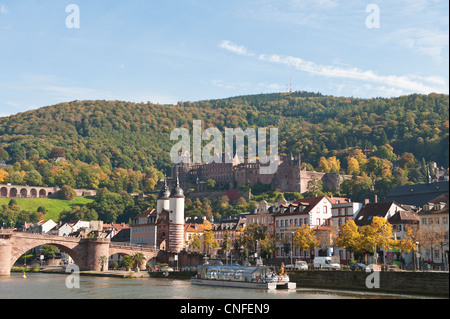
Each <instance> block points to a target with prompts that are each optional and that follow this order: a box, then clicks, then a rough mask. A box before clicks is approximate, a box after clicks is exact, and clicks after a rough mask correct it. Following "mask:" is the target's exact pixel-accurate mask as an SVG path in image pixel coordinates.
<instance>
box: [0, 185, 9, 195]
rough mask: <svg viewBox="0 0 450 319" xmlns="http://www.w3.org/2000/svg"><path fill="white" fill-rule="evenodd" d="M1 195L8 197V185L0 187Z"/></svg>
mask: <svg viewBox="0 0 450 319" xmlns="http://www.w3.org/2000/svg"><path fill="white" fill-rule="evenodd" d="M0 196H1V197H8V189H7V188H6V187H2V188H0Z"/></svg>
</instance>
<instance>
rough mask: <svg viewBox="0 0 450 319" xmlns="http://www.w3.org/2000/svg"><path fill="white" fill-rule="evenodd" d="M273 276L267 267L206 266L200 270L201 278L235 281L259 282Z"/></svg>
mask: <svg viewBox="0 0 450 319" xmlns="http://www.w3.org/2000/svg"><path fill="white" fill-rule="evenodd" d="M269 274H271V271H270V269H269V267H266V266H224V265H221V266H219V265H204V266H201V267H199V268H198V275H199V276H200V278H205V279H215V280H233V281H247V282H248V281H255V280H256V281H259V280H263V279H264V278H265V277H266V276H267V275H269Z"/></svg>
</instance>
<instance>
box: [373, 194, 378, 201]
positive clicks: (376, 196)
mask: <svg viewBox="0 0 450 319" xmlns="http://www.w3.org/2000/svg"><path fill="white" fill-rule="evenodd" d="M374 202H375V203H378V195H375V198H374Z"/></svg>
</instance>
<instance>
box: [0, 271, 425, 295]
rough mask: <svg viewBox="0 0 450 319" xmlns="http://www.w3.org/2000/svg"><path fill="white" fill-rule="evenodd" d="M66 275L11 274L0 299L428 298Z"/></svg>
mask: <svg viewBox="0 0 450 319" xmlns="http://www.w3.org/2000/svg"><path fill="white" fill-rule="evenodd" d="M66 278H67V276H65V275H58V274H44V273H28V274H27V278H22V274H18V273H12V274H11V276H9V277H0V299H197V300H198V299H238V300H245V299H253V300H256V299H257V300H262V299H266V300H268V299H417V298H420V299H424V298H427V297H420V296H419V297H418V296H409V295H394V294H380V293H369V294H368V293H365V292H364V293H362V292H355V291H336V290H321V289H304V288H297V289H296V290H295V291H288V290H275V291H268V290H256V289H239V288H217V287H205V286H193V285H191V284H190V281H189V280H172V279H157V278H133V279H126V278H112V277H90V276H81V277H80V278H79V280H80V281H79V288H71V289H70V288H67V287H66Z"/></svg>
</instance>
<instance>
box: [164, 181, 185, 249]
mask: <svg viewBox="0 0 450 319" xmlns="http://www.w3.org/2000/svg"><path fill="white" fill-rule="evenodd" d="M184 200H185V197H184V193H183V189H182V188H181V187H180V182H179V179H178V174H177V182H176V185H175V186H174V187H173V188H172V190H171V191H170V196H169V244H168V247H167V248H168V251H173V252H180V251H181V250H182V249H183V248H184Z"/></svg>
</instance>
